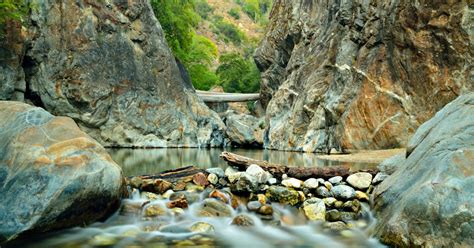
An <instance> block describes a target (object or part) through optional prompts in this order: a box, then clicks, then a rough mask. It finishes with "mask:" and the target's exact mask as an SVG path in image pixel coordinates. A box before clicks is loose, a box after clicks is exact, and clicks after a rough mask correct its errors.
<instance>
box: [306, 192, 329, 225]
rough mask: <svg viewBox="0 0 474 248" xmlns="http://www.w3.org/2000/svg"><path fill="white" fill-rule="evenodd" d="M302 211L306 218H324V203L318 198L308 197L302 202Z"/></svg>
mask: <svg viewBox="0 0 474 248" xmlns="http://www.w3.org/2000/svg"><path fill="white" fill-rule="evenodd" d="M303 211H304V214H305V216H306V218H308V220H323V221H324V220H326V205H325V204H324V201H323V200H321V199H319V198H310V199H308V200H306V201H305V202H304V203H303Z"/></svg>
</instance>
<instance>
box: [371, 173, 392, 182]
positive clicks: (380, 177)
mask: <svg viewBox="0 0 474 248" xmlns="http://www.w3.org/2000/svg"><path fill="white" fill-rule="evenodd" d="M388 176H389V175H388V174H387V173H384V172H379V173H377V175H375V177H374V179H373V180H372V184H379V183H381V182H382V181H383V180H385V179H386V178H387V177H388Z"/></svg>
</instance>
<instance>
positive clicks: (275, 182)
mask: <svg viewBox="0 0 474 248" xmlns="http://www.w3.org/2000/svg"><path fill="white" fill-rule="evenodd" d="M277 182H278V180H277V179H276V178H273V177H272V178H270V179H268V181H267V183H268V184H270V185H274V184H277Z"/></svg>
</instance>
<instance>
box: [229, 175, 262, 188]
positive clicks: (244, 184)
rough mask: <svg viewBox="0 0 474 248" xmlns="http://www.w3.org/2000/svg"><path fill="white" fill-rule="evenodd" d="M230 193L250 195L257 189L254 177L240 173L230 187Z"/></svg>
mask: <svg viewBox="0 0 474 248" xmlns="http://www.w3.org/2000/svg"><path fill="white" fill-rule="evenodd" d="M230 189H231V191H232V193H250V192H255V191H257V189H258V183H257V180H256V178H255V177H253V176H251V175H249V174H247V173H246V172H242V173H240V175H239V178H238V179H237V181H236V182H234V183H233V184H231V185H230Z"/></svg>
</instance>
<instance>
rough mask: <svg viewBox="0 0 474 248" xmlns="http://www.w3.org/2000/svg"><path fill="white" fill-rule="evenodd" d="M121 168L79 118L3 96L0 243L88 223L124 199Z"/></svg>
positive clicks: (108, 212)
mask: <svg viewBox="0 0 474 248" xmlns="http://www.w3.org/2000/svg"><path fill="white" fill-rule="evenodd" d="M123 182H124V181H123V178H122V171H121V169H120V167H118V165H116V164H115V163H114V162H113V161H112V159H111V158H110V156H109V155H108V154H107V153H106V151H105V149H104V148H103V147H102V146H101V145H100V144H99V143H97V142H96V141H95V140H93V139H92V138H90V137H89V136H88V135H87V134H85V133H84V132H82V131H80V130H79V128H78V127H77V125H76V124H75V122H74V121H73V120H72V119H70V118H66V117H55V116H53V115H51V114H50V113H48V112H46V111H45V110H43V109H41V108H37V107H32V106H30V105H27V104H24V103H19V102H5V101H0V195H1V200H0V220H1V221H0V242H1V241H6V240H11V239H14V238H16V237H18V236H21V235H25V234H31V233H38V232H46V231H50V230H56V229H61V228H67V227H72V226H77V225H81V226H82V225H84V224H87V223H91V222H93V221H96V220H99V219H102V218H105V217H107V216H108V215H109V214H110V213H112V212H113V211H115V210H116V208H117V207H118V206H119V204H120V198H121V195H122V192H123V191H122V189H123Z"/></svg>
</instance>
